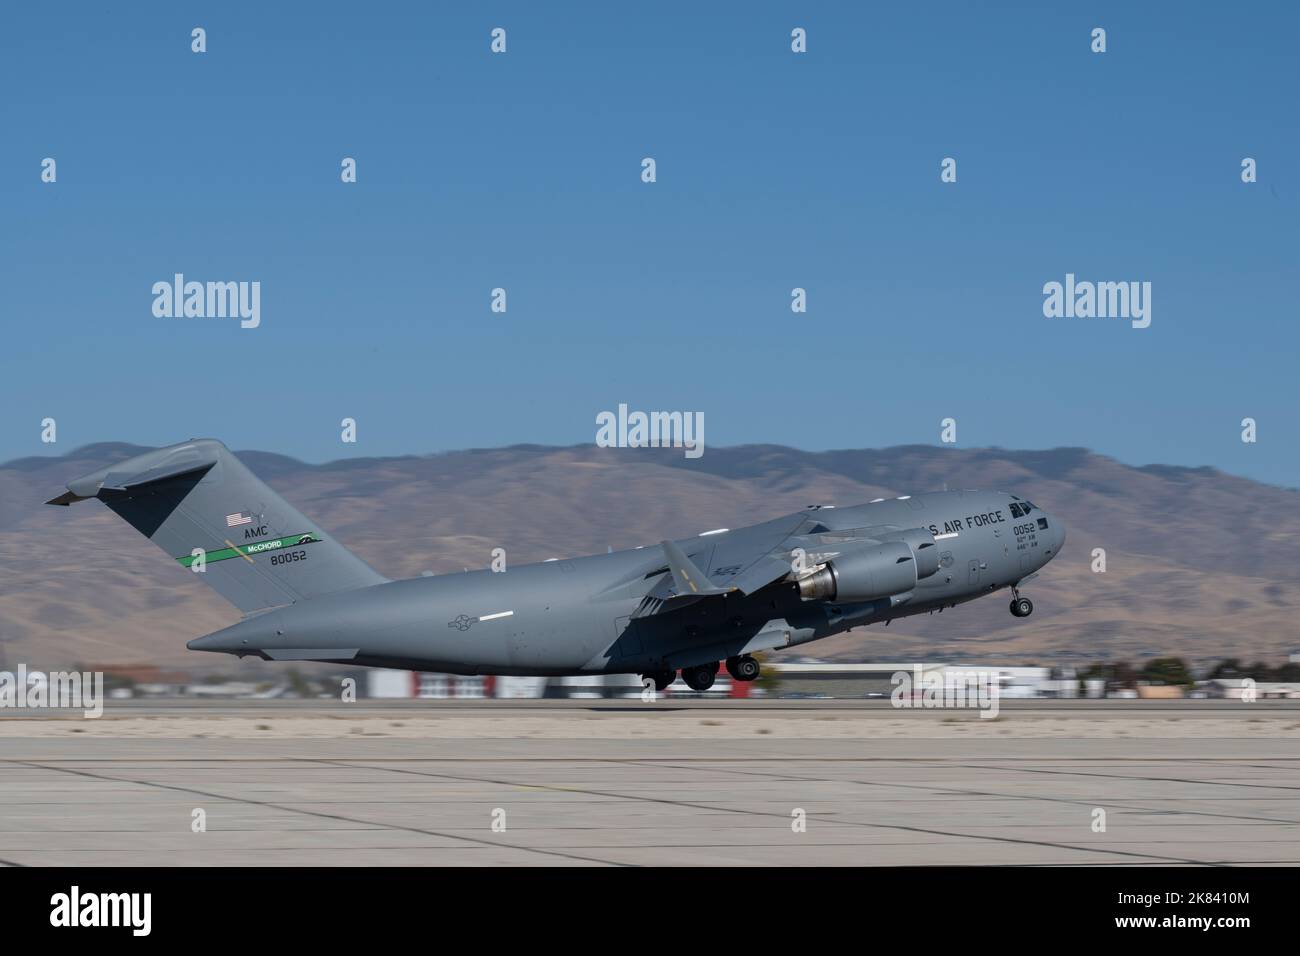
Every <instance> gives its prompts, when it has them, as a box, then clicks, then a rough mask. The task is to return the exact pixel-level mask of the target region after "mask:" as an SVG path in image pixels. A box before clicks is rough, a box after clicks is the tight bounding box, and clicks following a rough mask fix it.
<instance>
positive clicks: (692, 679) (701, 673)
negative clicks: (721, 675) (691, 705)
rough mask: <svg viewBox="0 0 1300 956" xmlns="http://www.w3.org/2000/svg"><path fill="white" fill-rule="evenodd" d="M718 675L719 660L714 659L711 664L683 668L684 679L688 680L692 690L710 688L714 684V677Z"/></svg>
mask: <svg viewBox="0 0 1300 956" xmlns="http://www.w3.org/2000/svg"><path fill="white" fill-rule="evenodd" d="M717 676H718V662H717V661H713V662H712V663H711V664H700V665H698V666H696V667H683V668H682V680H684V681H686V686H687V687H689V688H690V689H691V690H701V691H703V690H708V689H709V688H710V687H712V686H713V681H714V678H716V677H717Z"/></svg>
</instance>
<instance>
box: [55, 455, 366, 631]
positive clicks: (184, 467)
mask: <svg viewBox="0 0 1300 956" xmlns="http://www.w3.org/2000/svg"><path fill="white" fill-rule="evenodd" d="M90 498H98V499H99V500H100V501H102V502H104V504H106V505H108V507H109V508H111V509H112V510H113V511H114V512H116V513H117V514H118V515H119V516H120V517H121V518H123V519H124V520H125V521H126V522H127V523H128V524H130V525H131V526H132V527H133V528H135V529H136V530H137V531H139V532H140V533H141V534H143V535H144V536H145V537H147V538H149V539H150V540H151V541H153V542H154V543H155V544H157V545H158V546H159V547H160V548H162V549H163V550H164V551H166V552H167V553H168V554H169V555H171V556H172V558H174V559H175V560H176V562H177V563H178V564H179V565H180V566H181V567H183V568H188V569H190V570H191V571H194V572H195V573H200V574H201V575H202V579H203V580H204V581H205V582H206V583H207V584H208V585H210V586H211V587H212V588H213V590H215V591H216V592H217V593H218V594H220V595H221V596H222V597H224V598H225V599H226V600H227V601H229V602H230V603H231V604H233V605H235V607H237V608H239V609H240V610H241V611H243V612H245V613H248V612H250V611H257V610H261V609H263V608H268V607H278V606H280V605H284V604H292V603H294V602H296V601H301V600H305V599H307V598H311V597H315V596H317V595H320V594H329V593H331V592H334V591H347V590H351V589H354V588H361V587H368V586H369V585H372V584H382V583H384V582H385V581H387V580H388V579H387V578H385V577H384V576H383V575H381V574H379V573H378V572H377V571H375V570H374V569H373V568H371V567H370V566H369V565H368V564H366V563H365V562H364V561H362V560H361V559H360V558H358V557H357V556H356V555H354V554H353V553H352V552H350V551H348V550H347V548H345V547H343V545H341V544H339V543H338V542H337V541H335V540H334V539H333V538H332V537H330V536H329V535H327V534H325V533H324V532H322V531H321V529H320V526H319V525H317V524H315V523H314V522H312V521H309V520H307V519H306V518H305V517H303V516H302V514H301V513H299V512H298V511H297V509H295V508H294V507H293V506H292V505H290V504H289V503H288V502H286V501H285V500H284V499H283V498H281V497H280V496H279V495H277V494H276V493H275V492H274V491H272V490H271V489H270V488H269V487H267V485H266V484H264V483H263V482H262V481H261V479H259V478H258V477H257V476H256V475H254V474H253V473H252V472H251V471H249V470H248V468H247V467H246V466H245V465H244V463H243V462H241V461H240V460H239V459H238V458H236V457H235V456H234V455H233V454H231V452H230V450H229V449H228V448H226V446H225V445H223V444H222V443H221V442H219V441H214V440H212V439H195V440H193V441H188V442H182V443H181V444H179V445H170V446H168V447H166V448H159V449H158V450H157V451H151V452H146V453H145V454H143V455H137V456H136V457H134V458H128V459H127V460H125V461H121V462H118V463H117V464H115V465H110V466H109V467H107V468H102V469H100V470H99V471H96V472H92V473H91V474H89V475H86V476H84V477H82V478H78V479H76V480H75V481H71V482H69V483H68V491H67V492H66V493H65V494H62V495H59V496H58V497H57V498H53V499H51V500H50V501H48V502H47V504H51V505H64V506H67V505H70V504H73V503H74V502H77V501H85V500H87V499H90Z"/></svg>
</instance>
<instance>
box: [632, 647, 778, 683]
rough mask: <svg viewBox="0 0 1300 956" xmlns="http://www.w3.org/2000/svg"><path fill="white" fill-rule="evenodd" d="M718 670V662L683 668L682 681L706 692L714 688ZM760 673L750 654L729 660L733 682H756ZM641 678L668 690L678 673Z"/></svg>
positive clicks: (646, 675)
mask: <svg viewBox="0 0 1300 956" xmlns="http://www.w3.org/2000/svg"><path fill="white" fill-rule="evenodd" d="M718 670H719V668H718V663H717V661H711V662H710V663H708V664H698V665H696V666H695V667H683V668H682V680H683V681H685V682H686V686H687V687H689V688H690V689H691V690H695V691H706V690H708V689H709V688H710V687H712V686H713V682H714V681H715V680H716V679H717V677H718ZM758 672H759V666H758V661H756V660H754V658H752V657H750V656H749V655H748V654H745V655H743V656H741V657H728V658H727V673H728V674H730V675H731V679H732V680H738V681H751V680H755V679H757V678H758ZM641 676H642V677H643V678H648V679H649V680H652V681H654V684H655V690H667V689H668V688H669V686H670V685H671V684H672V682H673V681H675V680H677V672H676V671H647V672H646V673H644V674H642V675H641Z"/></svg>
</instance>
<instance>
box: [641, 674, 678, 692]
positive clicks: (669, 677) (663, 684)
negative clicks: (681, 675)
mask: <svg viewBox="0 0 1300 956" xmlns="http://www.w3.org/2000/svg"><path fill="white" fill-rule="evenodd" d="M641 676H642V677H648V678H650V680H652V681H654V682H655V690H667V689H668V686H669V685H670V684H671V683H672V682H673V681H675V680H677V672H676V671H650V673H648V674H642V675H641Z"/></svg>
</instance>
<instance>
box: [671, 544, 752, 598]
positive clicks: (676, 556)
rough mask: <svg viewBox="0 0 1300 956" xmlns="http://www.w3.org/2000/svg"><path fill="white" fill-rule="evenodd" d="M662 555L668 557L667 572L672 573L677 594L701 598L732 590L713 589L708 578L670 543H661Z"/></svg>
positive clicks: (682, 552)
mask: <svg viewBox="0 0 1300 956" xmlns="http://www.w3.org/2000/svg"><path fill="white" fill-rule="evenodd" d="M663 549H664V554H665V555H667V556H668V570H669V571H671V572H672V575H673V582H674V583H675V584H676V585H677V593H678V594H683V595H684V594H694V595H699V596H700V597H703V596H704V595H706V594H726V593H727V592H728V591H732V590H735V589H734V588H720V587H715V586H714V584H713V582H712V581H710V580H709V576H708V575H707V574H705V573H704V572H703V571H701V570H700V569H699V568H697V567H696V566H695V563H694V562H693V561H691V559H690V558H688V557H687V556H686V553H685V552H684V551H682V549H681V548H679V547H677V545H675V544H673V543H672V542H671V541H665V542H663Z"/></svg>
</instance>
